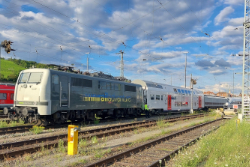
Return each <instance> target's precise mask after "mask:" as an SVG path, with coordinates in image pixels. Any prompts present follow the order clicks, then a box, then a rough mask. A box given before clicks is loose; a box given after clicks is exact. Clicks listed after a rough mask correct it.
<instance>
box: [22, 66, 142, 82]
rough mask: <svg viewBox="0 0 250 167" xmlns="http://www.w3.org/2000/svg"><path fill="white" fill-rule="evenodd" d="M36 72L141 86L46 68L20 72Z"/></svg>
mask: <svg viewBox="0 0 250 167" xmlns="http://www.w3.org/2000/svg"><path fill="white" fill-rule="evenodd" d="M38 71H40V72H42V71H53V72H55V73H60V74H65V75H72V76H75V77H81V76H83V77H84V78H88V79H98V80H103V81H109V82H117V83H123V84H127V85H137V86H141V85H140V84H136V83H129V82H124V81H120V80H112V79H107V78H101V77H92V76H88V75H83V74H75V73H70V72H65V71H58V70H53V69H46V68H31V69H26V70H23V71H22V72H38Z"/></svg>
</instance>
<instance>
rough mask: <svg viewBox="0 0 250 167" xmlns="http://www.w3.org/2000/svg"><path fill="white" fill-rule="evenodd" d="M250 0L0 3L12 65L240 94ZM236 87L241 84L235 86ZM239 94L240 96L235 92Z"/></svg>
mask: <svg viewBox="0 0 250 167" xmlns="http://www.w3.org/2000/svg"><path fill="white" fill-rule="evenodd" d="M243 20H244V0H206V1H203V0H123V1H121V0H42V1H41V0H0V23H1V24H0V40H1V41H3V40H11V41H13V42H14V43H13V44H12V48H13V49H15V50H16V51H15V52H11V53H10V54H7V53H5V52H2V55H1V56H3V57H5V58H10V57H12V58H16V59H24V60H32V61H37V62H39V63H45V64H58V65H65V66H69V65H70V66H72V65H73V66H74V67H75V68H76V69H80V70H81V71H86V64H87V57H89V65H90V67H89V68H90V71H91V72H96V71H102V72H104V73H106V74H111V75H113V76H119V75H120V59H121V54H119V53H120V51H123V52H124V55H123V57H124V75H125V77H126V78H128V79H131V80H135V79H142V80H148V81H154V82H157V83H165V84H172V85H175V86H184V85H185V58H186V56H187V71H186V75H187V77H186V85H187V87H189V86H190V78H191V74H192V77H193V78H194V79H197V84H196V85H195V86H194V88H196V89H199V90H202V91H213V92H215V93H217V92H219V91H226V92H228V91H229V90H230V91H231V92H234V93H235V94H239V93H240V91H241V90H240V88H241V80H242V77H241V75H240V74H235V75H234V79H233V73H240V72H242V58H241V57H236V56H231V55H232V54H237V53H242V50H243ZM233 80H234V82H233ZM233 88H234V89H233Z"/></svg>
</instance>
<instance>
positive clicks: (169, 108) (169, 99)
mask: <svg viewBox="0 0 250 167" xmlns="http://www.w3.org/2000/svg"><path fill="white" fill-rule="evenodd" d="M168 110H171V95H168Z"/></svg>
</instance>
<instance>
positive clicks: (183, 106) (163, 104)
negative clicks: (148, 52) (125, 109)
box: [132, 80, 204, 113]
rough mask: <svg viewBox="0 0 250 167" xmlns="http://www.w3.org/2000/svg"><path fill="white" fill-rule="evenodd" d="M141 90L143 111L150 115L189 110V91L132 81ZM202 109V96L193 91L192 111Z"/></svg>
mask: <svg viewBox="0 0 250 167" xmlns="http://www.w3.org/2000/svg"><path fill="white" fill-rule="evenodd" d="M132 83H136V84H140V85H141V86H142V89H143V100H144V104H145V109H148V110H150V111H151V112H152V113H157V112H162V111H177V112H178V111H182V112H183V111H188V110H190V109H191V92H192V90H191V89H188V88H183V87H177V86H171V85H167V84H160V83H155V82H151V81H145V80H134V81H133V82H132ZM202 108H204V95H203V93H202V92H201V91H199V90H193V109H194V110H195V109H196V110H197V109H202Z"/></svg>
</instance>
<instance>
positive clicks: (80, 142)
mask: <svg viewBox="0 0 250 167" xmlns="http://www.w3.org/2000/svg"><path fill="white" fill-rule="evenodd" d="M87 145H88V143H87V140H86V139H80V141H79V147H80V148H84V147H86V146H87Z"/></svg>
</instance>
